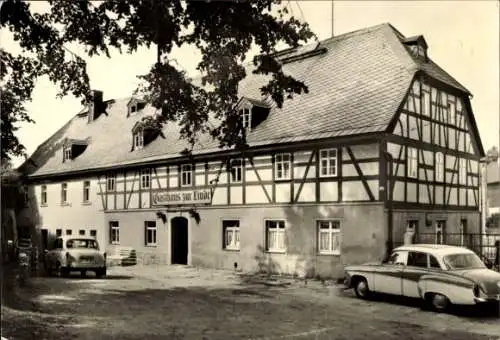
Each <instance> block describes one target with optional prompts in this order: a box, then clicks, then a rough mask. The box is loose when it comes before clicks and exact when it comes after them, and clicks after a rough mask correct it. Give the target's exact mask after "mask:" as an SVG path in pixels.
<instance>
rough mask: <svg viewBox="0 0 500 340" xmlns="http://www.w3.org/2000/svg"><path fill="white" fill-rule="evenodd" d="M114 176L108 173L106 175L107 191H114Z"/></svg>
mask: <svg viewBox="0 0 500 340" xmlns="http://www.w3.org/2000/svg"><path fill="white" fill-rule="evenodd" d="M115 182H116V175H115V174H114V173H110V174H107V175H106V189H107V191H115Z"/></svg>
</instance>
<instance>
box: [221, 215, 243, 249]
mask: <svg viewBox="0 0 500 340" xmlns="http://www.w3.org/2000/svg"><path fill="white" fill-rule="evenodd" d="M222 233H223V245H224V249H227V250H240V221H238V220H230V221H229V220H226V221H222Z"/></svg>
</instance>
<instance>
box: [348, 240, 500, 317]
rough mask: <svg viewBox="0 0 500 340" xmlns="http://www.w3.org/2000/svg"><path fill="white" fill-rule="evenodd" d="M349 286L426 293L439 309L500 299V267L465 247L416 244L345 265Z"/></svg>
mask: <svg viewBox="0 0 500 340" xmlns="http://www.w3.org/2000/svg"><path fill="white" fill-rule="evenodd" d="M345 273H346V278H345V281H344V283H345V285H346V289H349V288H354V291H355V293H356V295H357V296H358V297H360V298H368V297H369V295H370V293H372V292H374V293H383V294H392V295H400V296H405V297H410V298H422V299H424V302H425V303H426V305H428V306H430V307H432V308H433V309H434V310H436V311H444V310H445V309H447V308H448V307H449V305H450V304H456V305H476V304H481V303H489V302H492V303H499V301H500V273H498V272H496V271H493V270H490V269H488V268H486V266H485V265H484V263H483V262H482V261H481V259H480V258H479V257H478V256H477V255H476V254H475V253H474V252H473V251H471V250H469V249H467V248H462V247H454V246H446V245H434V244H413V245H407V246H401V247H398V248H395V249H394V251H393V252H392V254H391V255H390V256H389V258H388V259H387V260H386V261H383V262H381V263H367V264H363V265H351V266H346V267H345Z"/></svg>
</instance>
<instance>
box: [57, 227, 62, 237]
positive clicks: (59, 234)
mask: <svg viewBox="0 0 500 340" xmlns="http://www.w3.org/2000/svg"><path fill="white" fill-rule="evenodd" d="M56 236H57V237H59V236H62V229H56Z"/></svg>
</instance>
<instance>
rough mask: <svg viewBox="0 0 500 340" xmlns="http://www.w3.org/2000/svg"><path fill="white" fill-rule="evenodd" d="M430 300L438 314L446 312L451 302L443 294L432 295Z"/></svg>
mask: <svg viewBox="0 0 500 340" xmlns="http://www.w3.org/2000/svg"><path fill="white" fill-rule="evenodd" d="M428 300H429V302H430V305H431V307H432V309H433V310H435V311H436V312H444V311H445V310H447V309H448V307H449V305H450V300H449V299H448V298H447V297H446V296H444V295H442V294H437V293H436V294H431V295H430V296H429V298H428Z"/></svg>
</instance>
